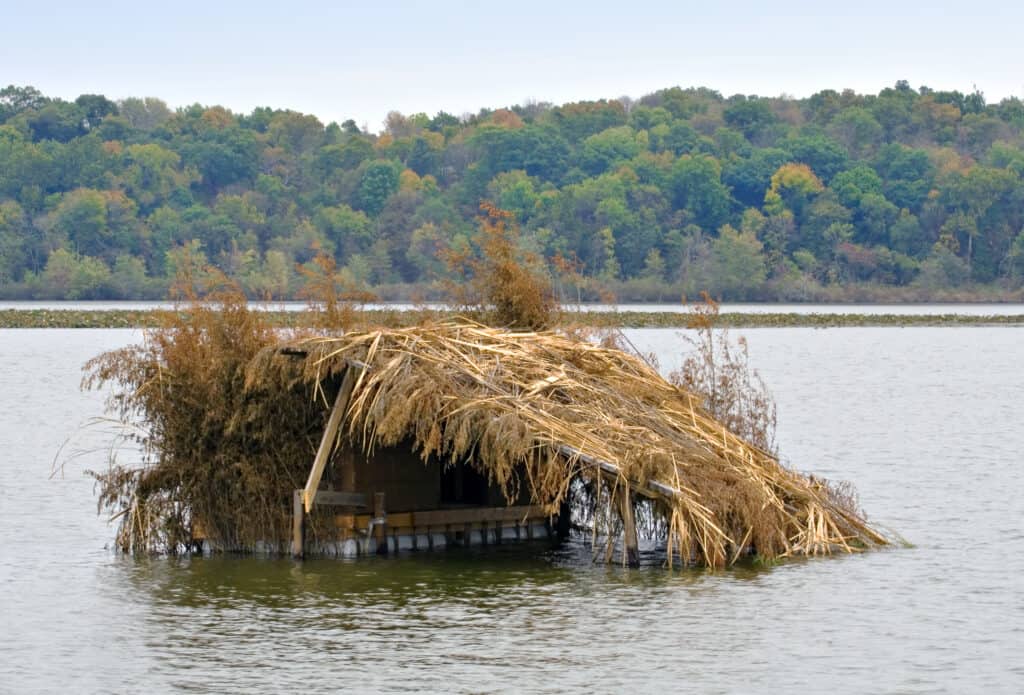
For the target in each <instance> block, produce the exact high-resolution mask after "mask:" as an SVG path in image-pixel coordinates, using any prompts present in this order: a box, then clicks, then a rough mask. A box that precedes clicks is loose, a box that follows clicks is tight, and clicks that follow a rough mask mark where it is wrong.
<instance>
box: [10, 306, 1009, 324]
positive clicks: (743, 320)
mask: <svg viewBox="0 0 1024 695" xmlns="http://www.w3.org/2000/svg"><path fill="white" fill-rule="evenodd" d="M165 311H166V310H160V309H138V310H135V309H0V328H154V327H157V326H159V325H160V316H161V315H162V314H163V313H165ZM262 313H263V315H264V316H265V317H266V319H267V320H268V321H269V322H270V323H271V324H273V325H275V326H279V327H282V328H292V327H303V326H309V325H312V323H313V320H312V319H313V314H312V313H311V312H309V311H266V312H262ZM359 313H360V315H361V317H362V318H364V319H365V322H366V323H368V324H371V325H372V324H380V325H385V326H392V327H395V326H407V325H412V324H415V323H417V322H420V321H422V320H424V319H425V318H432V319H435V320H438V319H444V318H448V317H452V316H455V314H454V313H452V312H449V311H431V310H427V311H419V310H414V309H368V310H363V311H361V312H359ZM689 320H690V314H688V313H682V312H668V311H634V310H628V311H586V310H584V311H579V312H576V311H573V312H566V313H565V314H564V315H563V317H562V320H561V321H560V325H562V326H571V325H584V326H590V327H594V328H686V327H687V324H688V322H689ZM715 325H717V326H720V327H730V328H843V327H914V326H919V327H920V326H1024V314H1005V315H1001V314H995V315H986V316H981V315H978V316H972V315H964V314H862V313H850V314H833V313H829V314H825V313H820V314H801V313H792V312H779V313H740V312H723V313H721V314H719V315H718V317H717V319H716V321H715Z"/></svg>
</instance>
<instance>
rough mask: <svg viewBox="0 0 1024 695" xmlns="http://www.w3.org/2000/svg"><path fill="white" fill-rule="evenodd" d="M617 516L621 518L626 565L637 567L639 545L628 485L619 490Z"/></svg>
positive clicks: (638, 562) (638, 564)
mask: <svg viewBox="0 0 1024 695" xmlns="http://www.w3.org/2000/svg"><path fill="white" fill-rule="evenodd" d="M619 514H620V515H621V516H622V531H623V535H624V538H623V543H624V550H625V560H626V564H628V565H629V566H630V567H639V566H640V543H639V541H638V540H637V535H636V520H635V519H634V518H633V495H632V493H630V491H629V486H628V485H624V486H623V487H622V488H621V489H620V490H619Z"/></svg>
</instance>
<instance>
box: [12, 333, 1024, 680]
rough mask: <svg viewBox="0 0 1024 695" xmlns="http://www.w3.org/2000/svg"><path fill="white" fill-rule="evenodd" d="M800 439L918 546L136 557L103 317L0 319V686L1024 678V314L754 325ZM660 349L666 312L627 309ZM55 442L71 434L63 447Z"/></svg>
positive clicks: (790, 439)
mask: <svg viewBox="0 0 1024 695" xmlns="http://www.w3.org/2000/svg"><path fill="white" fill-rule="evenodd" d="M736 332H737V333H742V334H743V335H745V336H746V337H747V338H748V341H749V344H750V352H751V359H752V362H753V363H754V364H755V366H757V367H758V368H759V369H760V370H761V372H762V374H763V376H764V377H765V379H766V380H767V382H768V384H769V385H770V386H771V388H772V390H773V392H774V394H775V396H776V399H777V401H778V406H779V442H780V446H781V449H782V452H783V454H784V456H785V457H786V458H787V459H788V461H789V463H790V464H791V465H793V466H796V467H798V468H801V469H804V470H808V471H813V472H814V473H816V474H820V475H824V476H827V477H834V478H843V479H850V480H853V481H855V482H856V484H857V487H858V489H859V491H860V495H861V502H862V504H863V506H864V507H865V509H866V510H867V511H868V513H869V516H870V518H871V519H872V520H873V521H875V522H876V523H880V524H882V525H884V526H887V527H891V528H892V529H895V530H898V531H899V532H900V533H901V534H902V535H903V536H905V537H906V538H907V539H908V540H910V541H912V542H913V543H914V546H913V547H912V548H905V549H903V548H901V549H895V550H890V551H882V552H872V553H869V554H865V555H860V556H852V557H839V558H824V559H813V560H805V561H796V562H790V563H787V564H783V565H780V566H777V567H774V568H769V569H762V570H757V571H755V570H751V569H740V570H730V571H720V572H707V571H697V570H692V571H679V570H676V571H667V570H664V569H662V568H659V567H656V566H649V567H644V568H642V569H640V570H625V569H622V568H619V567H605V566H594V565H592V564H591V563H590V560H589V555H588V554H587V553H586V551H585V550H584V549H583V548H581V547H580V546H579V545H576V544H570V545H569V546H568V547H567V548H565V549H562V550H560V551H550V550H548V549H546V548H543V547H541V548H538V547H531V548H523V547H519V548H515V547H510V546H507V545H506V546H501V547H500V548H491V549H489V550H486V551H473V552H468V553H467V552H459V551H450V552H443V553H442V552H439V553H421V554H406V555H403V556H400V557H398V558H389V559H370V560H361V561H355V562H346V561H310V562H306V563H294V562H292V561H291V560H287V559H284V560H280V559H275V560H270V559H254V558H236V557H210V558H192V559H179V560H174V559H131V558H125V557H120V556H117V555H115V554H114V553H113V552H111V551H110V550H107V549H106V546H107V545H108V544H109V543H110V541H111V538H112V535H113V531H112V529H111V528H110V527H108V526H107V525H106V523H105V521H104V520H103V519H101V518H97V516H96V513H95V501H94V497H93V490H92V484H91V481H90V480H89V479H88V478H86V477H85V476H84V475H83V473H82V471H83V469H85V468H90V467H99V466H102V465H103V460H104V453H103V452H102V451H98V450H92V451H90V449H91V448H93V447H97V446H102V444H103V442H104V441H105V436H104V434H103V433H102V432H101V431H99V430H93V431H86V432H84V433H79V434H77V435H76V436H75V438H74V442H73V443H72V444H71V445H69V447H68V448H67V449H65V452H67V451H69V450H84V451H83V452H82V453H81V454H80V456H79V457H78V458H77V459H75V460H73V461H71V462H69V463H68V464H67V466H66V470H65V474H64V476H63V477H60V476H58V477H56V478H54V479H50V478H49V474H50V471H51V466H52V462H53V460H54V456H55V454H56V452H57V450H58V448H59V447H60V446H61V444H62V442H63V441H64V439H65V438H66V437H67V436H68V435H69V434H72V433H74V432H75V431H76V429H77V428H78V427H79V425H81V424H82V423H83V422H85V421H88V420H89V419H90V418H93V417H95V416H98V415H100V414H101V412H102V398H101V396H100V395H98V394H94V393H93V394H83V393H81V392H79V390H78V382H79V379H80V371H79V370H80V366H81V364H82V363H83V362H84V361H85V360H86V359H87V358H89V357H91V356H93V355H94V354H96V353H98V352H100V351H101V350H104V349H108V348H112V347H117V346H120V345H125V344H128V343H129V342H131V341H135V340H138V338H139V333H138V332H133V331H116V330H38V331H37V330H0V365H3V366H2V368H0V452H2V453H0V692H13V693H22V692H61V691H64V692H75V693H78V692H136V691H147V692H162V691H167V690H179V689H180V690H189V691H195V692H282V691H298V690H302V691H311V692H321V691H323V692H333V691H337V690H343V689H345V690H351V691H356V692H388V691H421V692H440V691H445V692H517V693H518V692H550V693H558V692H623V691H627V690H628V691H632V692H638V693H639V692H656V691H657V692H663V691H682V690H686V691H690V692H698V693H717V692H730V693H731V692H737V693H745V692H752V691H763V692H830V693H864V692H872V693H876V692H878V693H882V692H884V693H888V692H892V693H917V692H922V693H924V692H928V693H931V692H949V693H962V692H1005V693H1017V692H1021V691H1022V690H1024V599H1022V590H1024V461H1022V460H1021V459H1022V452H1024V360H1022V358H1024V348H1022V345H1024V328H1009V327H1007V328H988V327H986V328H838V329H825V330H821V329H817V330H816V329H798V328H786V329H749V330H743V331H736ZM629 336H630V338H631V339H632V340H633V342H634V343H636V344H637V345H638V347H640V348H641V349H643V350H648V349H653V350H655V351H656V352H657V353H658V355H659V358H660V361H661V363H662V367H663V368H665V369H671V368H672V367H673V366H674V365H675V364H677V362H678V357H677V356H678V354H679V347H680V342H679V339H678V335H677V333H676V332H675V331H671V330H636V331H630V332H629ZM62 456H63V454H62Z"/></svg>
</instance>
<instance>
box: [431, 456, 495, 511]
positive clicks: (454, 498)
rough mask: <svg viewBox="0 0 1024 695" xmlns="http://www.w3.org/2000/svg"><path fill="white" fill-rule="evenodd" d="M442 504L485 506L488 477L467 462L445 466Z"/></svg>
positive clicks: (442, 477) (443, 470) (442, 474)
mask: <svg viewBox="0 0 1024 695" xmlns="http://www.w3.org/2000/svg"><path fill="white" fill-rule="evenodd" d="M441 504H445V505H466V506H485V505H486V504H487V477H486V476H484V475H483V474H482V473H480V472H479V471H477V470H476V469H475V468H473V467H472V466H469V465H467V464H465V463H457V464H454V465H448V466H445V467H444V468H443V469H442V470H441Z"/></svg>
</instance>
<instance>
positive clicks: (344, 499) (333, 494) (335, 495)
mask: <svg viewBox="0 0 1024 695" xmlns="http://www.w3.org/2000/svg"><path fill="white" fill-rule="evenodd" d="M366 502H367V500H366V495H364V494H362V493H359V492H338V491H336V490H317V491H316V497H315V498H314V499H313V504H321V505H330V506H335V507H364V508H365V507H366V506H367V504H366Z"/></svg>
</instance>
